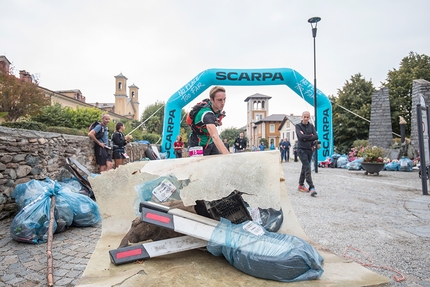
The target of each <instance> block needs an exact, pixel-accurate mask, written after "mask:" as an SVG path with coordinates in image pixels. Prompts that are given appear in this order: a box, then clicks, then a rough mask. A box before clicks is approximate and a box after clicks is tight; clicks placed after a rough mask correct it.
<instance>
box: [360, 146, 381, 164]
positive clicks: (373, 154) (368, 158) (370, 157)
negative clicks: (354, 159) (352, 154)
mask: <svg viewBox="0 0 430 287" xmlns="http://www.w3.org/2000/svg"><path fill="white" fill-rule="evenodd" d="M357 156H358V157H362V158H363V162H384V158H383V157H384V149H383V148H381V147H376V146H372V147H370V146H366V147H360V148H358V150H357Z"/></svg>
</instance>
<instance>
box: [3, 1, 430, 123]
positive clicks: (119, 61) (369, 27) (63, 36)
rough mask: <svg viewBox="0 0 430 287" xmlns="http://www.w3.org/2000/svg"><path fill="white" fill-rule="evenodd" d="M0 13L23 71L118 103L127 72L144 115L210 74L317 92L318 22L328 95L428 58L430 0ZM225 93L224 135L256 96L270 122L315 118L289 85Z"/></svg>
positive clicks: (66, 4) (10, 53) (101, 5)
mask: <svg viewBox="0 0 430 287" xmlns="http://www.w3.org/2000/svg"><path fill="white" fill-rule="evenodd" d="M0 11H2V12H1V17H0V55H5V56H6V57H7V58H8V60H9V61H11V62H12V65H13V66H14V68H15V72H16V74H18V71H19V70H26V71H27V72H30V73H31V74H34V75H35V76H37V77H38V79H39V84H40V86H42V87H45V88H47V89H50V90H54V91H57V90H69V89H79V90H80V91H81V92H82V94H83V95H84V96H85V97H86V101H87V102H88V103H95V102H101V103H113V102H114V101H115V100H114V96H113V94H114V93H115V78H114V77H115V76H116V75H118V74H120V73H122V74H123V75H124V76H126V77H127V78H128V81H127V85H128V86H129V85H132V84H135V85H136V86H138V87H139V102H140V113H139V114H141V113H142V112H143V111H144V109H145V108H146V107H147V106H148V105H151V104H154V103H155V102H157V101H158V102H167V100H168V99H169V98H170V97H171V96H172V95H173V94H174V93H175V92H176V91H178V90H179V89H180V88H182V87H183V86H184V85H185V84H187V83H188V82H189V81H190V80H192V79H193V78H194V77H195V76H197V75H198V74H199V73H200V72H202V71H204V70H206V69H210V68H229V69H254V68H255V69H257V68H291V69H294V70H296V71H297V72H299V73H300V74H301V75H302V76H304V77H305V78H306V79H307V80H308V81H310V82H311V83H313V81H314V50H313V49H314V45H313V44H314V42H313V41H314V39H313V37H312V29H311V26H310V24H309V23H308V19H309V18H311V17H315V16H318V17H321V21H320V22H319V23H318V26H317V36H316V38H315V44H316V79H317V88H318V89H319V90H320V91H321V92H323V93H324V94H325V95H326V96H331V95H337V93H338V90H340V89H342V88H343V86H344V85H345V83H346V81H347V80H349V79H350V78H351V76H353V75H355V74H358V73H361V75H362V76H363V77H364V78H365V79H366V80H367V81H372V82H373V85H374V86H375V88H380V87H381V86H382V83H383V82H384V81H385V80H386V79H387V74H388V72H389V71H392V70H394V69H398V68H399V65H400V62H401V60H402V59H403V58H404V57H407V56H408V55H409V53H410V52H415V53H418V54H425V55H430V36H429V35H430V34H429V30H428V27H430V17H429V15H428V11H430V1H428V0H410V1H404V0H403V1H400V0H371V1H370V0H360V1H358V0H348V1H342V0H325V1H320V0H300V1H299V0H296V1H292V0H266V1H262V0H261V1H257V0H247V1H240V0H236V1H234V0H217V1H209V0H208V1H206V0H181V1H179V0H158V1H148V0H129V1H127V0H126V1H112V0H102V1H97V0H94V1H88V0H73V1H67V0H63V1H56V0H33V1H29V0H14V1H6V0H0ZM226 89H227V102H226V106H225V110H226V113H227V116H226V118H225V119H224V120H223V127H225V128H229V127H236V128H239V127H242V126H245V125H246V120H247V115H246V112H247V111H246V103H245V102H244V100H245V99H246V98H247V97H248V96H251V95H253V94H256V93H260V94H263V95H267V96H270V97H272V99H271V100H270V103H269V108H270V110H269V114H288V115H289V114H294V115H300V114H301V112H302V111H304V110H309V111H311V114H313V107H312V106H311V105H309V104H308V103H306V102H305V101H304V100H303V99H302V98H300V97H299V96H298V95H296V94H295V93H294V92H293V91H292V90H291V89H289V88H288V87H287V86H252V87H243V86H228V87H226ZM127 90H128V89H127ZM208 94H209V91H208V90H206V91H204V92H203V93H202V94H201V95H200V96H198V97H197V98H196V99H195V100H194V101H192V102H191V103H190V104H189V105H188V106H186V107H184V108H185V110H187V111H188V110H189V109H190V108H191V105H192V104H195V103H197V102H198V101H199V100H201V99H203V98H207V97H208Z"/></svg>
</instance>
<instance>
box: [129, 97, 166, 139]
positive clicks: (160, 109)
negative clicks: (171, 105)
mask: <svg viewBox="0 0 430 287" xmlns="http://www.w3.org/2000/svg"><path fill="white" fill-rule="evenodd" d="M165 105H166V104H162V105H161V106H160V107H159V108H158V110H156V111H155V112H154V113H153V114H152V115H150V116H149V117H148V118H147V119H146V120H144V121H143V122H142V123H141V124H140V125H138V126H137V127H136V128H135V129H134V130H132V131H131V132H129V133H128V134H127V135H126V136H128V135H130V134H131V133H133V132H134V131H135V130H137V129H138V128H140V127H141V126H142V125H143V124H144V123H146V122H147V121H148V120H149V119H150V118H152V117H153V116H154V115H155V114H156V113H158V111H159V110H161V108H163V107H164V106H165Z"/></svg>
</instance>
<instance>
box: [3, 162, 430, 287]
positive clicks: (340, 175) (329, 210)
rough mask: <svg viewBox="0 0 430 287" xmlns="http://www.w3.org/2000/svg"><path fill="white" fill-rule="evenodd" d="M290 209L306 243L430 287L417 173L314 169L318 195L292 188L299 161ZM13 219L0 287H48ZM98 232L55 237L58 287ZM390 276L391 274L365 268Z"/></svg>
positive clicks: (426, 214)
mask: <svg viewBox="0 0 430 287" xmlns="http://www.w3.org/2000/svg"><path fill="white" fill-rule="evenodd" d="M282 166H283V170H284V175H285V182H286V184H287V192H288V195H289V198H290V200H291V203H292V206H293V210H294V212H295V214H296V216H297V218H298V220H299V222H300V223H301V225H302V227H303V229H304V231H305V233H306V234H307V235H308V236H309V238H310V239H311V240H313V241H315V242H317V243H319V244H321V245H322V246H324V247H326V248H328V249H330V250H331V251H333V252H334V253H336V254H337V255H339V256H342V255H343V251H344V248H345V247H346V246H353V247H356V248H359V249H361V250H362V251H365V252H367V253H368V254H369V255H370V256H371V257H372V258H373V259H374V260H375V264H381V265H387V266H390V267H392V268H395V269H396V270H399V271H400V272H402V273H403V274H404V275H405V276H406V281H404V282H401V283H396V282H394V280H393V281H392V283H391V284H390V285H389V286H395V287H400V286H401V287H403V286H413V287H414V286H425V287H430V256H429V255H428V254H429V253H428V248H429V246H430V208H429V205H430V196H423V195H422V191H421V180H420V179H419V178H418V174H417V172H411V173H406V172H384V171H382V172H381V173H380V175H379V176H374V175H367V176H365V175H364V174H363V171H348V170H343V169H331V168H326V169H322V168H320V169H319V172H318V173H317V174H315V173H312V176H313V179H314V182H315V185H316V188H317V191H318V196H317V197H316V198H313V197H311V196H309V194H306V193H301V192H298V191H297V180H298V176H299V172H300V166H301V165H300V163H293V162H290V163H283V164H282ZM11 221H12V218H10V219H6V220H2V221H0V287H3V286H13V287H34V286H47V280H46V269H47V267H46V266H47V256H46V246H47V245H46V244H39V245H30V244H26V243H19V242H16V241H14V240H13V239H12V238H11V237H10V232H9V227H10V223H11ZM100 234H101V224H98V225H96V226H94V227H85V228H83V227H72V228H69V229H68V230H67V231H65V232H63V233H59V234H55V235H54V242H53V256H54V282H55V286H56V287H63V286H65V287H69V286H75V285H76V284H77V282H78V280H79V279H80V277H81V276H82V273H83V271H84V270H85V267H86V264H87V262H88V261H89V258H90V256H91V254H92V252H93V251H94V249H95V246H96V243H97V241H98V239H99V237H100ZM369 269H371V270H372V271H374V272H378V273H380V274H382V275H384V276H387V277H389V278H392V277H393V275H394V273H393V272H392V271H389V270H385V269H374V268H370V267H369Z"/></svg>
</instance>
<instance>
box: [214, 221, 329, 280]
mask: <svg viewBox="0 0 430 287" xmlns="http://www.w3.org/2000/svg"><path fill="white" fill-rule="evenodd" d="M207 249H208V250H209V252H210V253H212V254H213V255H215V256H221V255H224V257H225V258H226V259H227V260H228V262H229V263H230V264H231V265H233V266H234V267H235V268H237V269H239V270H240V271H242V272H244V273H246V274H249V275H252V276H255V277H259V278H263V279H270V280H276V281H282V282H294V281H302V280H315V279H318V278H320V277H321V275H322V274H323V272H324V270H323V268H322V262H323V261H324V259H323V258H322V256H321V255H320V254H319V253H318V252H317V251H316V250H315V249H314V248H313V247H312V245H310V244H309V243H308V242H306V241H304V240H302V239H300V238H298V237H296V236H292V235H287V234H279V233H274V232H268V231H265V230H264V228H263V227H262V226H261V225H259V224H257V223H254V222H252V221H247V222H244V223H241V224H232V223H231V222H230V221H228V220H226V219H224V218H221V221H220V223H219V224H218V225H217V227H216V228H215V230H214V231H213V232H212V236H211V239H210V241H209V243H208V246H207Z"/></svg>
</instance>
